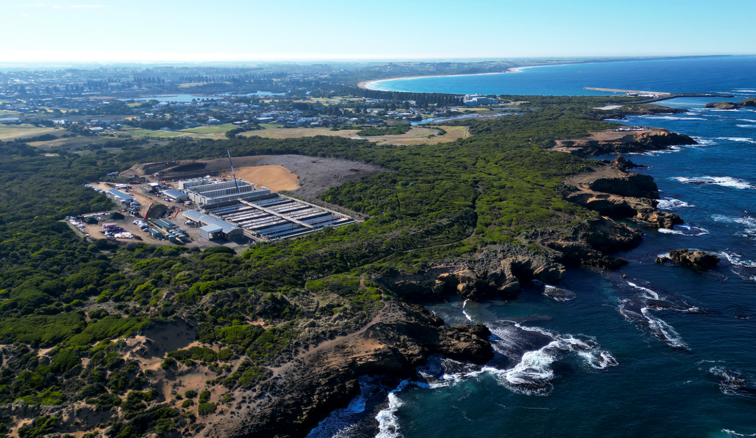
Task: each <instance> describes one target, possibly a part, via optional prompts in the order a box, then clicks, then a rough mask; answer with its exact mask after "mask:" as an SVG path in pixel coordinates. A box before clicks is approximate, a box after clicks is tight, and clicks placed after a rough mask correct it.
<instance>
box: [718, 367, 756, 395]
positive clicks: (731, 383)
mask: <svg viewBox="0 0 756 438" xmlns="http://www.w3.org/2000/svg"><path fill="white" fill-rule="evenodd" d="M709 373H711V374H712V375H713V376H714V377H716V378H718V379H719V390H720V391H722V394H725V395H736V396H740V397H748V398H753V397H755V396H756V389H754V388H752V387H751V385H750V384H749V383H748V381H747V380H746V379H745V377H743V375H742V374H740V373H739V372H737V371H733V370H728V369H727V368H725V367H722V366H714V367H711V368H709Z"/></svg>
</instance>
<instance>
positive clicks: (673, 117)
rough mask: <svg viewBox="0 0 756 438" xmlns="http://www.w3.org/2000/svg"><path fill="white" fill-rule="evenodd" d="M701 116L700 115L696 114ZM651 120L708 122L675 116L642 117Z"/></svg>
mask: <svg viewBox="0 0 756 438" xmlns="http://www.w3.org/2000/svg"><path fill="white" fill-rule="evenodd" d="M694 115H700V114H694ZM641 117H645V118H646V119H651V120H706V119H704V118H701V117H675V116H641Z"/></svg>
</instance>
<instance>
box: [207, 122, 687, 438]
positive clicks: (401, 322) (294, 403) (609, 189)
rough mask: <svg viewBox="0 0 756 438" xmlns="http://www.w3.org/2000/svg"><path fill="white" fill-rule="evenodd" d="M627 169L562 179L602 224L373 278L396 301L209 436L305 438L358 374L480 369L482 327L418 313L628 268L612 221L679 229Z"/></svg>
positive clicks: (633, 241) (624, 242)
mask: <svg viewBox="0 0 756 438" xmlns="http://www.w3.org/2000/svg"><path fill="white" fill-rule="evenodd" d="M677 136H678V134H674V133H669V132H664V133H662V134H659V135H654V136H652V137H653V138H654V141H651V142H643V141H639V142H638V146H637V147H647V148H654V147H658V146H659V144H658V143H655V142H656V141H658V139H659V138H661V139H670V138H674V140H671V143H677V142H678V140H679V138H680V137H677ZM666 141H668V140H661V142H662V143H664V142H666ZM691 141H692V139H691ZM678 144H679V143H678ZM634 167H638V166H637V165H635V164H634V163H632V162H631V161H629V160H627V159H625V158H623V157H621V156H620V157H618V158H617V159H616V160H615V161H613V162H604V161H596V162H595V164H594V165H593V168H592V169H591V171H590V172H588V173H585V174H581V175H578V176H576V177H573V178H570V179H568V180H567V181H566V182H565V187H566V190H565V198H566V199H567V200H569V201H570V202H574V203H576V204H579V205H582V206H584V207H586V208H588V209H591V210H594V211H596V212H598V213H599V214H600V216H599V217H597V218H595V219H591V220H587V221H584V223H582V224H579V225H575V226H571V227H569V229H560V230H558V231H556V230H555V231H532V232H530V233H527V234H526V235H524V236H523V238H524V239H525V240H526V241H529V242H532V243H535V244H536V246H537V247H538V248H539V249H538V250H537V251H534V250H533V249H532V248H528V247H525V246H512V245H494V246H487V247H484V248H481V249H480V250H478V251H477V252H476V253H475V254H474V256H473V257H471V258H469V259H466V260H457V261H450V262H446V263H434V264H432V265H431V266H428V267H426V269H424V270H422V271H421V272H415V273H401V272H398V271H396V270H391V271H389V272H387V273H384V274H381V275H377V276H375V277H373V280H374V281H376V282H377V283H378V284H379V285H380V286H381V288H383V289H385V290H390V291H391V292H392V293H393V294H395V296H396V297H397V298H398V299H399V300H398V301H395V302H389V303H387V304H386V305H385V306H384V308H383V309H381V311H380V312H379V313H378V314H377V315H376V317H375V318H374V319H373V320H372V321H370V322H369V323H368V324H367V325H365V326H364V327H363V328H361V329H360V330H358V331H356V332H354V333H352V334H349V335H346V336H342V337H338V338H336V339H332V340H328V341H325V342H321V343H318V344H316V345H315V346H314V347H311V348H309V349H308V350H307V351H306V352H303V353H300V354H299V356H297V357H296V358H295V359H294V360H291V361H289V362H287V363H286V364H284V365H282V366H281V367H280V368H279V369H276V370H274V372H275V378H274V379H273V381H274V382H275V386H274V388H275V389H272V390H271V392H270V393H269V395H267V396H266V397H264V398H262V399H259V400H257V401H255V402H254V407H253V409H252V410H250V411H248V413H246V415H245V416H244V417H243V418H242V419H241V420H240V422H238V423H236V424H235V425H234V427H233V428H230V429H213V430H212V431H211V432H209V433H207V436H212V437H216V436H218V437H220V436H224V435H231V436H236V437H243V436H260V437H285V436H286V437H296V436H305V435H306V434H307V432H308V431H309V430H310V429H311V428H312V427H314V426H316V425H317V423H318V421H320V420H322V419H323V418H325V417H326V416H327V415H328V414H329V413H330V412H331V411H333V410H334V409H336V408H338V407H344V406H346V404H348V403H349V401H350V400H351V399H352V398H353V397H355V396H356V395H357V394H358V393H359V385H358V381H357V379H358V377H359V376H361V375H365V374H384V375H389V376H395V377H400V378H401V377H409V376H411V375H413V374H414V370H415V368H416V367H417V366H419V365H422V364H423V363H424V362H425V361H427V359H428V358H429V357H430V356H431V355H433V354H443V355H445V356H447V357H450V358H453V359H457V360H463V361H469V362H473V363H478V364H481V363H485V362H486V361H487V360H489V359H490V358H491V357H492V354H493V353H492V349H491V345H490V343H489V342H488V336H490V332H489V331H488V329H487V328H486V327H485V326H482V325H460V326H457V327H449V326H445V325H443V324H444V323H443V321H442V320H441V319H440V318H438V317H436V316H434V315H432V314H430V313H429V312H428V311H426V310H425V309H424V308H423V307H421V304H422V303H427V302H433V301H439V300H445V299H448V298H449V297H451V296H459V297H462V298H464V299H470V300H483V299H491V298H511V297H514V296H516V294H517V293H518V292H520V290H521V288H522V286H523V285H524V284H526V283H529V282H530V281H531V280H537V281H539V282H543V283H546V284H552V285H556V284H558V283H559V282H560V280H561V279H562V276H563V275H564V273H565V270H566V266H570V265H574V264H579V265H583V266H591V267H596V268H600V269H615V268H617V267H619V266H622V265H623V264H625V263H626V261H624V260H622V259H617V258H614V257H612V256H611V254H612V253H616V252H618V251H622V250H627V249H631V248H633V247H635V246H637V245H639V244H640V242H641V241H642V236H643V233H642V232H641V231H640V230H637V229H635V228H633V227H630V226H628V225H625V224H623V223H621V222H617V221H615V219H631V220H634V221H637V222H639V223H643V224H645V225H648V226H653V227H658V228H672V227H673V226H674V225H676V224H680V223H683V220H682V219H681V218H680V217H679V216H678V215H676V214H672V213H667V212H664V211H660V210H658V209H657V208H656V206H657V204H658V199H659V194H658V187H657V186H656V183H655V182H654V181H653V178H652V177H650V176H647V175H640V174H637V173H631V172H628V170H629V169H632V168H634ZM555 290H558V289H556V288H555ZM558 291H559V294H557V295H558V296H557V298H562V297H563V296H567V295H568V294H569V296H570V297H574V294H573V293H571V292H569V291H561V290H558ZM413 303H415V304H413ZM303 400H307V401H308V402H307V403H303V402H302V401H303Z"/></svg>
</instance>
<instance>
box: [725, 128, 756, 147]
mask: <svg viewBox="0 0 756 438" xmlns="http://www.w3.org/2000/svg"><path fill="white" fill-rule="evenodd" d="M738 126H740V125H738ZM717 140H727V141H734V142H737V143H756V141H754V140H753V139H752V138H748V137H717Z"/></svg>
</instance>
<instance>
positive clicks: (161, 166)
mask: <svg viewBox="0 0 756 438" xmlns="http://www.w3.org/2000/svg"><path fill="white" fill-rule="evenodd" d="M233 160H234V169H235V170H236V176H237V178H241V179H244V180H247V181H249V182H252V183H256V184H261V185H264V186H266V187H269V188H271V189H274V187H272V186H273V185H275V186H276V188H275V190H281V191H283V190H285V191H293V192H294V193H295V194H296V195H297V196H301V197H303V198H305V199H312V198H314V197H316V196H318V195H320V194H321V193H324V192H325V191H326V190H328V189H330V188H331V187H335V186H338V185H340V184H343V183H345V182H347V181H352V180H356V179H359V178H362V177H364V176H370V175H375V174H378V173H383V172H387V170H386V169H383V168H381V167H379V166H376V165H373V164H367V163H361V162H357V161H349V160H341V159H336V158H319V157H308V156H305V155H253V156H248V157H234V159H233ZM258 168H265V169H263V170H258ZM273 169H276V170H273ZM286 171H288V173H287V172H286ZM156 172H160V174H161V177H162V178H163V179H168V180H170V179H184V178H192V177H198V176H205V175H213V176H221V175H223V176H229V177H230V175H231V166H230V165H229V163H228V158H218V159H214V160H180V161H170V162H156V163H142V164H137V165H135V166H132V167H130V168H129V169H127V170H125V171H123V172H121V175H139V176H147V175H152V174H154V173H156ZM297 180H298V181H297ZM295 183H296V184H298V186H299V187H298V188H297V187H294V184H295ZM269 184H270V185H269Z"/></svg>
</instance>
